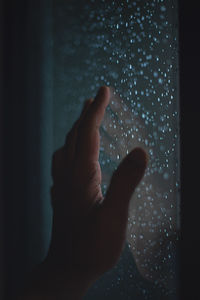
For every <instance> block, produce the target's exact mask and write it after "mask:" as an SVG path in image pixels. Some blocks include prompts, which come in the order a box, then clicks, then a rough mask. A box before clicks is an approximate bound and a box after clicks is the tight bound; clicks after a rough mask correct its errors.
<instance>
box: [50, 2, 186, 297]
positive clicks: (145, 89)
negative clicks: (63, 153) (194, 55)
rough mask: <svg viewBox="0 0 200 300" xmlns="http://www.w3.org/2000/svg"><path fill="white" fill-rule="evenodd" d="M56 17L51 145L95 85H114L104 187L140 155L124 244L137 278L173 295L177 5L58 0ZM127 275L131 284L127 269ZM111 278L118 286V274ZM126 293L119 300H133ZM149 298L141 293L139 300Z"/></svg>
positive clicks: (104, 143) (104, 134) (106, 125)
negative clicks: (140, 175) (132, 155)
mask: <svg viewBox="0 0 200 300" xmlns="http://www.w3.org/2000/svg"><path fill="white" fill-rule="evenodd" d="M53 14H54V111H55V114H54V133H55V134H54V146H55V149H57V148H58V147H60V146H61V145H62V144H63V141H64V137H65V135H66V132H67V131H68V130H69V129H70V128H71V126H72V124H73V122H74V120H75V119H76V118H77V117H78V115H79V113H80V109H81V107H82V105H83V102H84V100H85V99H87V98H88V97H91V96H95V93H96V92H97V90H98V88H99V87H100V86H101V85H108V86H110V87H112V88H111V90H112V92H111V99H110V105H109V107H108V108H107V111H106V114H105V118H104V121H103V124H102V126H101V130H100V134H101V148H100V164H101V167H102V176H103V178H102V190H103V193H105V191H106V188H107V186H108V184H109V181H110V178H111V174H112V173H113V171H114V170H115V169H116V167H117V166H118V164H119V162H120V161H121V160H122V159H123V157H124V156H125V155H126V154H127V153H129V152H130V150H131V149H133V148H134V147H137V146H140V147H143V148H144V149H145V150H146V152H147V153H148V156H149V163H148V168H147V170H146V173H145V176H144V179H143V180H142V182H141V183H140V185H139V186H138V188H137V190H136V192H135V193H134V195H133V197H132V199H131V204H130V212H129V221H128V229H127V245H128V249H129V251H130V252H131V253H132V257H133V259H134V261H135V264H136V266H137V269H138V271H139V273H140V274H141V275H142V278H145V280H147V281H149V282H152V284H153V285H154V287H155V286H161V287H163V291H165V292H163V293H165V294H166V295H168V296H167V297H168V298H167V299H176V298H174V297H175V296H174V295H176V292H175V290H176V283H177V274H178V271H177V263H176V258H177V256H176V253H177V251H176V250H177V249H176V243H177V238H178V232H179V229H180V228H179V127H178V114H179V112H178V107H179V105H178V73H177V68H178V46H177V38H178V36H177V22H178V21H177V15H178V12H177V2H176V1H174V0H168V1H164V0H149V1H141V0H140V1H130V0H126V1H104V0H98V1H96V0H95V1H94V0H91V1H78V0H74V1H67V2H66V1H62V0H58V1H54V7H53ZM122 200H123V199H122ZM121 267H122V268H123V263H122V264H121ZM116 272H117V271H116ZM128 276H129V278H132V280H133V281H134V280H136V279H135V278H134V276H133V274H132V273H131V272H129V273H128ZM112 282H114V283H113V286H115V285H117V284H119V282H118V278H117V276H116V280H115V279H113V281H112ZM144 290H145V292H144ZM125 294H126V292H124V294H123V295H122V296H121V298H115V299H132V298H131V295H125ZM123 297H124V298H123ZM142 297H143V298H142ZM151 297H152V295H151V293H150V291H148V288H142V292H141V298H138V299H152V298H151ZM170 297H171V298H170ZM86 298H87V297H86ZM87 299H90V297H89V296H88V298H87ZM96 299H97V298H96ZM105 299H106V298H105ZM163 299H164V298H163Z"/></svg>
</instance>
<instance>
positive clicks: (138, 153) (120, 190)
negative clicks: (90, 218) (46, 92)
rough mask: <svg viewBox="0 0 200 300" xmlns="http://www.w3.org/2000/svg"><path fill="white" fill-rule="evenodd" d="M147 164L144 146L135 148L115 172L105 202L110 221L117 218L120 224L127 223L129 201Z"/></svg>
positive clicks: (104, 207)
mask: <svg viewBox="0 0 200 300" xmlns="http://www.w3.org/2000/svg"><path fill="white" fill-rule="evenodd" d="M146 166H147V155H146V153H145V152H144V150H143V149H142V148H135V149H134V150H133V151H131V152H130V153H129V154H128V155H127V156H126V157H125V159H124V160H123V161H122V163H121V164H120V165H119V167H118V168H117V170H116V171H115V172H114V174H113V176H112V179H111V183H110V186H109V188H108V191H107V194H106V197H105V199H104V202H103V213H104V218H107V220H108V222H109V220H115V221H116V224H119V226H121V225H122V224H123V225H126V224H127V218H128V208H129V201H130V199H131V196H132V194H133V192H134V190H135V188H136V187H137V185H138V184H139V182H140V181H141V179H142V177H143V175H144V172H145V169H146ZM116 230H117V229H116Z"/></svg>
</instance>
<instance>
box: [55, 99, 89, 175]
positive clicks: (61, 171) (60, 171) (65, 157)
mask: <svg viewBox="0 0 200 300" xmlns="http://www.w3.org/2000/svg"><path fill="white" fill-rule="evenodd" d="M92 101H93V99H88V100H86V101H85V103H84V106H83V109H82V112H81V115H80V117H79V119H78V120H77V121H76V122H75V123H74V125H73V127H72V129H71V130H70V132H69V133H68V134H67V136H66V141H65V145H64V146H63V147H61V148H60V149H58V150H57V151H55V153H54V154H53V158H52V168H51V174H52V177H53V180H54V181H55V179H56V178H58V180H60V178H63V177H64V176H65V170H66V168H67V167H68V163H69V162H71V161H72V160H73V157H74V149H75V144H76V138H77V130H78V127H79V124H80V122H81V120H82V119H83V118H84V116H85V114H86V112H87V110H88V108H89V106H90V104H91V103H92Z"/></svg>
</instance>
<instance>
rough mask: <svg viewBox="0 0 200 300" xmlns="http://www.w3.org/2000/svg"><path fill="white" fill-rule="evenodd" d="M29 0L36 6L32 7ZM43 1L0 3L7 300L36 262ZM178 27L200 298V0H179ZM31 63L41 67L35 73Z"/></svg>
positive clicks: (187, 226)
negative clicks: (31, 202) (31, 190)
mask: <svg viewBox="0 0 200 300" xmlns="http://www.w3.org/2000/svg"><path fill="white" fill-rule="evenodd" d="M29 2H30V3H31V10H30V7H28V4H29V5H30V3H29ZM41 2H42V3H41ZM41 2H40V8H39V10H41V13H42V12H43V10H44V7H43V6H44V5H45V1H41ZM34 3H35V4H34ZM37 4H38V2H37V1H35V2H34V1H32V2H31V1H25V0H21V1H6V0H5V1H1V8H0V14H1V25H0V28H1V47H0V48H1V50H0V51H1V62H0V65H1V80H0V81H1V103H0V113H1V116H0V122H1V123H0V124H1V126H0V129H1V136H0V137H1V153H0V154H1V160H0V163H1V165H0V166H1V190H0V192H1V203H0V243H1V255H0V263H1V267H0V269H1V271H0V276H2V279H1V280H0V282H3V284H1V285H0V288H1V291H0V295H1V294H3V290H4V291H5V296H7V298H6V297H5V299H11V298H10V295H11V291H10V281H11V280H12V278H14V280H13V282H15V285H16V287H18V286H20V281H19V282H18V278H20V276H21V275H22V274H24V271H26V269H27V268H29V265H28V264H29V257H28V255H29V254H27V252H28V251H27V249H26V243H25V240H26V238H28V235H29V234H30V230H29V229H30V228H28V227H26V228H24V224H30V223H31V222H30V220H27V214H26V210H27V209H30V207H29V208H28V207H27V201H26V199H27V195H28V191H27V189H28V186H30V185H31V183H30V182H29V178H30V176H29V174H30V172H33V173H34V174H35V175H36V179H35V180H36V183H37V185H38V190H37V191H35V195H33V197H34V198H35V199H37V195H39V190H40V172H39V170H40V166H39V158H38V157H37V153H39V149H40V139H39V136H40V135H39V131H40V128H39V127H38V125H37V117H38V110H39V107H40V99H41V97H42V96H41V95H42V91H41V87H40V63H41V62H42V59H43V57H42V43H41V41H40V37H39V36H38V35H37V31H39V30H40V28H41V26H40V25H41V24H40V18H39V19H38V20H37V22H36V23H37V26H33V23H34V22H35V19H34V18H35V15H34V11H36V9H38V5H37ZM179 28H180V31H179V33H180V34H179V38H180V40H179V54H180V55H179V60H180V99H181V108H180V109H181V120H180V122H181V194H182V197H181V198H182V201H181V216H182V230H181V242H180V243H181V245H180V254H181V267H180V286H181V296H180V299H195V298H197V297H198V286H199V268H200V263H199V253H200V252H199V222H198V221H199V214H200V212H199V196H198V189H199V177H200V176H199V166H198V165H199V141H198V139H199V124H198V121H199V113H200V105H199V101H200V97H199V85H200V83H199V70H200V66H199V53H200V51H199V50H200V49H199V48H200V46H199V7H198V2H197V1H179ZM33 41H34V43H33ZM35 49H37V51H35ZM30 68H32V70H34V71H33V72H32V75H31V76H30V74H29V70H30ZM27 74H29V76H27ZM33 99H34V101H33ZM33 102H34V105H32V103H33ZM30 145H32V147H30ZM30 158H31V159H30ZM30 161H31V164H30ZM27 162H29V163H27ZM37 209H38V220H37V222H38V223H39V222H40V221H41V218H42V216H41V214H42V212H41V211H40V210H41V208H40V205H39V203H38V206H37ZM33 221H34V220H33ZM21 232H23V234H21ZM38 234H39V233H38ZM41 238H42V237H41ZM38 255H39V254H38ZM16 258H17V259H16ZM14 270H15V271H14ZM16 270H17V271H16Z"/></svg>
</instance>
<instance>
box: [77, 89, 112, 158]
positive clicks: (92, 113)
mask: <svg viewBox="0 0 200 300" xmlns="http://www.w3.org/2000/svg"><path fill="white" fill-rule="evenodd" d="M109 100H110V89H109V88H108V87H107V86H102V87H101V88H100V89H99V91H98V93H97V96H96V97H95V99H94V101H93V102H92V104H91V105H90V108H89V109H88V111H87V113H86V115H85V118H84V119H83V121H82V122H81V123H80V126H79V132H78V139H77V156H78V158H79V159H80V160H81V161H82V162H88V161H93V162H96V161H97V160H98V158H99V146H100V135H99V127H100V125H101V122H102V120H103V117H104V113H105V110H106V107H107V106H108V104H109Z"/></svg>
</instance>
